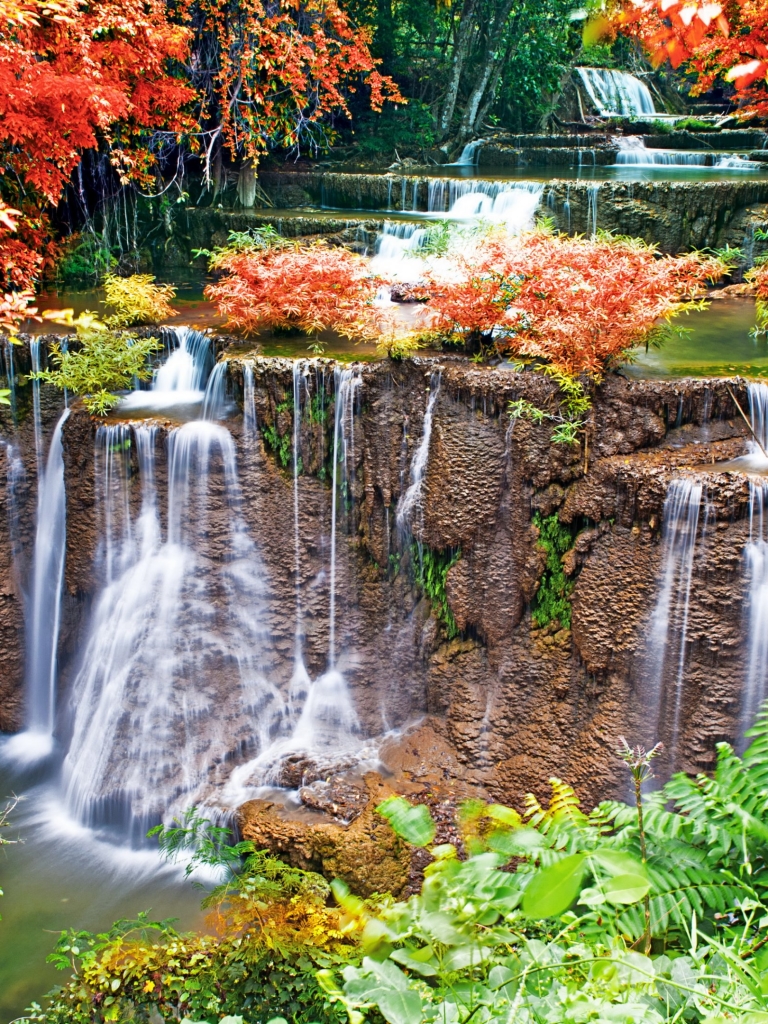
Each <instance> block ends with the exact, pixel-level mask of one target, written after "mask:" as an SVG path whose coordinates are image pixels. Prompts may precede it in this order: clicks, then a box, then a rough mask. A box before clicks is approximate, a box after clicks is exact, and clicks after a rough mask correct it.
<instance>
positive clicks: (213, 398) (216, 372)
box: [200, 359, 228, 420]
mask: <svg viewBox="0 0 768 1024" xmlns="http://www.w3.org/2000/svg"><path fill="white" fill-rule="evenodd" d="M227 369H228V367H227V361H226V359H222V361H221V362H220V363H216V365H215V366H214V368H213V370H212V371H211V375H210V377H209V378H208V385H207V387H206V389H205V395H204V397H203V410H202V413H201V414H200V415H201V419H204V420H221V419H223V418H224V417H225V416H226V414H227V404H228V403H227V376H228V375H227Z"/></svg>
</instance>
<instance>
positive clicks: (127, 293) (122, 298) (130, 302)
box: [104, 274, 176, 328]
mask: <svg viewBox="0 0 768 1024" xmlns="http://www.w3.org/2000/svg"><path fill="white" fill-rule="evenodd" d="M175 295H176V289H175V287H174V286H173V285H172V284H155V278H154V276H153V275H152V274H132V275H131V276H130V277H117V276H115V275H114V274H107V276H106V277H105V278H104V302H105V304H106V305H107V306H108V307H109V308H110V309H113V310H114V313H111V314H110V315H109V316H108V317H107V319H106V321H105V322H106V324H107V326H108V327H115V328H118V327H134V326H136V325H138V324H157V323H159V322H160V321H161V320H165V319H167V318H168V317H171V316H175V314H176V310H175V309H174V308H173V307H172V306H171V302H173V299H174V297H175Z"/></svg>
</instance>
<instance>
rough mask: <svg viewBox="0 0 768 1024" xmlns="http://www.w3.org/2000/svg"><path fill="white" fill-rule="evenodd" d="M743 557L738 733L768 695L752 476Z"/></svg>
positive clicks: (767, 560) (765, 513) (765, 531)
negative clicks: (744, 652) (743, 675)
mask: <svg viewBox="0 0 768 1024" xmlns="http://www.w3.org/2000/svg"><path fill="white" fill-rule="evenodd" d="M763 387H765V385H763ZM765 390H766V391H768V388H766V389H765ZM744 560H745V563H746V566H747V571H748V575H749V598H748V602H747V642H748V651H749V654H748V660H747V685H746V688H745V690H744V693H743V696H742V701H741V728H740V730H739V734H740V736H741V735H742V734H743V733H744V731H745V730H746V729H749V728H750V727H751V726H752V725H753V724H754V721H755V715H756V714H757V711H758V710H759V708H760V704H761V703H762V702H763V701H764V700H765V698H766V696H768V693H766V681H767V680H768V484H766V483H758V482H757V481H755V480H750V482H749V541H748V542H747V545H746V547H745V549H744Z"/></svg>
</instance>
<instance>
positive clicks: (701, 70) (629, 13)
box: [588, 0, 768, 116]
mask: <svg viewBox="0 0 768 1024" xmlns="http://www.w3.org/2000/svg"><path fill="white" fill-rule="evenodd" d="M611 31H619V32H622V33H624V34H626V35H629V36H631V37H633V38H635V39H638V40H639V41H640V42H641V43H642V44H643V46H644V47H645V48H646V49H647V51H648V53H649V55H650V58H651V60H652V62H653V63H654V64H655V65H657V66H658V65H660V64H663V63H664V62H665V61H669V62H670V63H671V65H672V67H674V68H679V67H681V66H682V67H684V68H685V70H686V71H690V72H693V73H694V74H695V75H696V84H695V85H694V87H693V89H692V90H691V91H692V93H693V94H694V95H700V94H701V93H704V92H707V91H708V90H709V89H711V88H712V87H713V86H714V85H715V84H716V83H717V82H718V81H720V82H724V83H732V84H733V86H734V87H735V90H736V96H737V98H738V100H739V103H740V106H741V108H742V114H744V115H752V114H756V115H759V116H766V115H767V114H768V87H767V85H766V79H767V77H768V0H720V2H717V3H710V2H706V0H618V2H616V3H613V4H611V5H610V6H609V7H608V8H607V9H606V11H604V12H603V13H601V14H600V15H599V16H598V17H597V18H595V19H593V21H592V22H591V25H590V27H589V28H588V33H591V34H592V35H593V36H596V35H600V34H604V33H605V32H611Z"/></svg>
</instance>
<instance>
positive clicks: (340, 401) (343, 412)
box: [328, 367, 362, 669]
mask: <svg viewBox="0 0 768 1024" xmlns="http://www.w3.org/2000/svg"><path fill="white" fill-rule="evenodd" d="M361 383H362V381H361V378H360V376H359V375H358V373H357V372H356V371H355V370H342V369H341V368H339V367H337V368H336V381H335V384H336V401H335V407H334V422H333V481H332V485H331V579H330V607H329V613H328V665H329V667H330V668H331V669H332V668H334V667H335V665H336V533H337V505H338V499H339V467H341V479H342V480H343V481H344V484H345V485H347V483H348V480H347V454H348V451H349V449H350V448H351V449H352V450H353V451H354V442H355V434H354V430H355V394H356V392H357V389H358V388H359V386H360V384H361Z"/></svg>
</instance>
